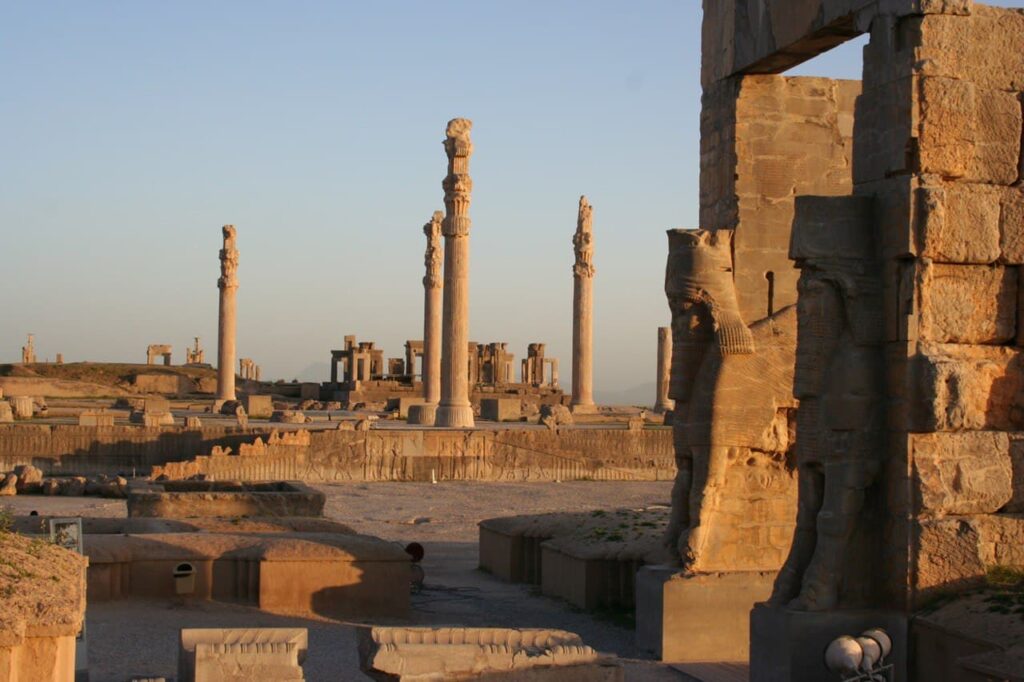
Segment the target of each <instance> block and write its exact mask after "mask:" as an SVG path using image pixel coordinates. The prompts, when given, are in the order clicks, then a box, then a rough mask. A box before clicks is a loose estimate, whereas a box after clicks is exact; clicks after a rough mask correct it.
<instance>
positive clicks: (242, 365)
mask: <svg viewBox="0 0 1024 682" xmlns="http://www.w3.org/2000/svg"><path fill="white" fill-rule="evenodd" d="M238 376H239V377H240V378H241V379H242V381H259V380H260V366H259V365H257V364H256V362H255V361H254V360H253V359H252V358H239V359H238Z"/></svg>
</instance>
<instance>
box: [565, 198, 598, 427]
mask: <svg viewBox="0 0 1024 682" xmlns="http://www.w3.org/2000/svg"><path fill="white" fill-rule="evenodd" d="M593 222H594V217H593V209H592V208H591V206H590V203H589V202H587V198H586V197H580V208H579V213H578V215H577V218H576V234H575V235H574V236H573V238H572V244H573V248H574V250H575V252H576V263H575V265H573V267H572V275H573V295H572V402H571V403H570V407H571V408H572V411H573V412H596V411H597V406H596V405H594V395H593V391H594V273H595V272H596V270H595V269H594V263H593V258H594V233H593Z"/></svg>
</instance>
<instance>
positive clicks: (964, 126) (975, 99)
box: [918, 77, 1021, 185]
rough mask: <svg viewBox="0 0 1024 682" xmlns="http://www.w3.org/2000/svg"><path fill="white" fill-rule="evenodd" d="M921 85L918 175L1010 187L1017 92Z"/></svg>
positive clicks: (947, 81)
mask: <svg viewBox="0 0 1024 682" xmlns="http://www.w3.org/2000/svg"><path fill="white" fill-rule="evenodd" d="M919 86H920V124H919V125H920V129H919V136H918V155H919V171H920V172H922V173H935V174H937V175H941V176H944V177H947V178H961V179H963V180H967V181H973V182H983V183H992V184H997V185H1011V184H1013V183H1014V182H1016V180H1017V175H1018V172H1019V165H1020V145H1021V105H1020V100H1019V98H1018V96H1017V94H1016V93H1011V92H1004V91H1001V90H989V89H983V88H980V87H978V86H976V85H975V84H974V83H971V82H968V81H962V80H954V79H951V78H932V77H925V78H921V79H920V81H919Z"/></svg>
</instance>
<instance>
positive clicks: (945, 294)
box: [918, 262, 1017, 344]
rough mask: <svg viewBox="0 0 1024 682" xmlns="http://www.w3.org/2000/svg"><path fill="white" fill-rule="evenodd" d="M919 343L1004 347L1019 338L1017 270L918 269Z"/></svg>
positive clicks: (939, 266) (942, 266)
mask: <svg viewBox="0 0 1024 682" xmlns="http://www.w3.org/2000/svg"><path fill="white" fill-rule="evenodd" d="M918 296H919V305H920V320H919V327H918V333H919V335H920V338H921V340H924V341H934V342H938V343H960V344H1003V343H1007V342H1009V341H1011V340H1013V339H1014V338H1016V336H1017V270H1016V269H1015V268H1007V267H1001V266H981V265H948V264H943V263H935V264H929V263H927V262H926V263H924V264H923V265H922V266H921V269H920V271H919V275H918Z"/></svg>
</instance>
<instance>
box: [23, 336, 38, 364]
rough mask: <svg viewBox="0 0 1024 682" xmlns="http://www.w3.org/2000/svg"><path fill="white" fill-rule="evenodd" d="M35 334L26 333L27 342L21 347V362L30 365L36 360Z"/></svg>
mask: <svg viewBox="0 0 1024 682" xmlns="http://www.w3.org/2000/svg"><path fill="white" fill-rule="evenodd" d="M35 344H36V336H35V334H29V335H28V343H26V344H25V345H24V346H22V347H21V364H23V365H32V364H35V362H36V346H35Z"/></svg>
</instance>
